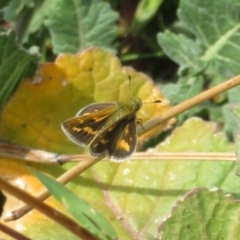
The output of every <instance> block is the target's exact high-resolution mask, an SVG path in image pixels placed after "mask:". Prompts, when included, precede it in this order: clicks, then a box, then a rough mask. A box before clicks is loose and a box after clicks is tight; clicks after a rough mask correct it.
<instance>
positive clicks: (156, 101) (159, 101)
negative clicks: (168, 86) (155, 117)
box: [143, 100, 162, 104]
mask: <svg viewBox="0 0 240 240" xmlns="http://www.w3.org/2000/svg"><path fill="white" fill-rule="evenodd" d="M161 102H162V101H161V100H155V101H152V102H143V104H147V103H161Z"/></svg>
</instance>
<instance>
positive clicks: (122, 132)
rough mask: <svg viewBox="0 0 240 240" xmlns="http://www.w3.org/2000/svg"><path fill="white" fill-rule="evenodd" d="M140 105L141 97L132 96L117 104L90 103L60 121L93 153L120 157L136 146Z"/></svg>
mask: <svg viewBox="0 0 240 240" xmlns="http://www.w3.org/2000/svg"><path fill="white" fill-rule="evenodd" d="M141 106H142V101H141V99H140V98H138V97H134V96H133V97H131V98H130V99H129V100H128V101H126V102H124V103H119V104H117V103H94V104H90V105H88V106H86V107H85V108H83V109H81V110H80V111H79V112H78V114H77V116H76V117H74V118H71V119H69V120H66V121H65V122H63V123H62V129H63V131H64V133H65V134H66V135H67V136H68V137H69V139H70V140H72V141H73V142H75V143H76V144H78V145H80V146H83V147H86V146H89V148H90V154H91V155H92V156H94V157H97V156H101V155H103V154H107V155H108V157H109V158H110V159H111V160H116V161H121V160H124V159H127V158H129V157H131V155H132V154H133V153H134V151H135V150H136V146H137V133H136V112H137V111H138V110H139V108H140V107H141Z"/></svg>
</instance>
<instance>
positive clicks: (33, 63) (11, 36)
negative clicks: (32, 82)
mask: <svg viewBox="0 0 240 240" xmlns="http://www.w3.org/2000/svg"><path fill="white" fill-rule="evenodd" d="M37 59H38V55H37V54H36V53H35V54H32V53H30V52H27V51H25V50H24V49H22V48H21V47H20V46H19V45H18V44H17V42H16V34H15V33H14V32H10V33H7V34H4V33H3V34H1V35H0V66H1V67H0V86H1V87H0V107H1V106H2V105H3V103H4V102H5V101H6V100H7V99H8V98H9V96H10V95H11V94H12V93H13V91H14V89H15V87H16V85H17V83H18V82H19V81H20V80H22V79H24V78H26V77H29V76H31V75H33V74H34V72H35V71H36V68H37Z"/></svg>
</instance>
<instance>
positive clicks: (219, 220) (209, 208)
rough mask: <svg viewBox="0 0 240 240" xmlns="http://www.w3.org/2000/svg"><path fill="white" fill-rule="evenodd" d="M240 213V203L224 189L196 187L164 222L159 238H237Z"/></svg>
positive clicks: (229, 239)
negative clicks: (224, 191) (209, 189)
mask: <svg viewBox="0 0 240 240" xmlns="http://www.w3.org/2000/svg"><path fill="white" fill-rule="evenodd" d="M239 213H240V203H239V202H237V201H236V200H234V199H233V198H231V197H229V196H226V195H224V194H223V192H222V191H221V190H215V191H208V190H207V189H194V190H192V191H191V192H189V193H188V194H187V195H186V196H185V197H184V199H182V200H181V201H178V202H177V203H176V205H175V206H174V208H173V210H172V214H171V216H170V217H169V218H168V219H167V220H165V221H164V222H163V223H162V224H161V225H160V227H159V236H161V238H159V239H169V240H173V239H174V240H182V239H184V240H192V239H209V240H219V239H224V240H233V239H236V240H237V239H239V238H240V231H239V228H238V227H236V226H238V224H239V217H238V216H239ZM180 219H181V221H179V220H180ZM193 229H194V230H193Z"/></svg>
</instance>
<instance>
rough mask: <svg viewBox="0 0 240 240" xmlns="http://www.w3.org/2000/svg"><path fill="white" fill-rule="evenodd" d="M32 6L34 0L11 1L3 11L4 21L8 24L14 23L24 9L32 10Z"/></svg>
mask: <svg viewBox="0 0 240 240" xmlns="http://www.w3.org/2000/svg"><path fill="white" fill-rule="evenodd" d="M34 5H35V3H34V0H23V1H18V0H12V1H10V2H9V4H8V5H7V6H6V7H5V8H4V9H3V14H4V20H6V21H9V22H15V21H16V20H17V18H18V17H19V16H20V15H21V13H22V12H23V11H24V10H25V9H26V8H33V7H34Z"/></svg>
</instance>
